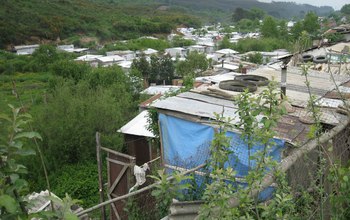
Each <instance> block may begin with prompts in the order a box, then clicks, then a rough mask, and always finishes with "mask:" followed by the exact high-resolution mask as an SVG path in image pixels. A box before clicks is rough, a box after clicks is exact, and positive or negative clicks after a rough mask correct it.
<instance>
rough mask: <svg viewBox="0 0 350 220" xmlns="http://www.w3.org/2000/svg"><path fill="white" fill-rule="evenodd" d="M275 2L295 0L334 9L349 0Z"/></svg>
mask: <svg viewBox="0 0 350 220" xmlns="http://www.w3.org/2000/svg"><path fill="white" fill-rule="evenodd" d="M259 1H260V2H272V0H259ZM274 1H275V2H295V3H297V4H309V5H314V6H331V7H333V8H334V10H340V9H341V7H343V5H345V4H350V0H274Z"/></svg>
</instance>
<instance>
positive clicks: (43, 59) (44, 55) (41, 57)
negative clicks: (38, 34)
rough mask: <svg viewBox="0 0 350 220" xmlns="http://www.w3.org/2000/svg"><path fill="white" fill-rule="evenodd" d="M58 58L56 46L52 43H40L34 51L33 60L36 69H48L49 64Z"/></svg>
mask: <svg viewBox="0 0 350 220" xmlns="http://www.w3.org/2000/svg"><path fill="white" fill-rule="evenodd" d="M57 58H58V54H57V51H56V48H55V47H54V46H51V45H40V47H39V48H38V49H36V50H35V51H34V53H33V62H34V65H35V67H34V68H35V70H36V71H48V69H49V65H50V64H51V63H53V62H55V61H56V60H57Z"/></svg>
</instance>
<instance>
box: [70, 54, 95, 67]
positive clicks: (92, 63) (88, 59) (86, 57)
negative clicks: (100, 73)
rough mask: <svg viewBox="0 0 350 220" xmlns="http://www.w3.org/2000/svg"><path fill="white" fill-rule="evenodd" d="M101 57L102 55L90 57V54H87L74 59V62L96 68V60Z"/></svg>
mask: <svg viewBox="0 0 350 220" xmlns="http://www.w3.org/2000/svg"><path fill="white" fill-rule="evenodd" d="M100 57H102V55H92V54H87V55H83V56H80V57H77V58H76V59H74V60H75V61H78V62H79V61H80V62H87V63H89V64H90V66H92V67H97V65H98V61H97V58H100Z"/></svg>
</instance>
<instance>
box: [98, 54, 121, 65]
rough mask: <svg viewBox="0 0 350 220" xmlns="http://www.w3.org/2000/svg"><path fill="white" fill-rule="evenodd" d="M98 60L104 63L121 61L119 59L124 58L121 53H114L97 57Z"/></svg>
mask: <svg viewBox="0 0 350 220" xmlns="http://www.w3.org/2000/svg"><path fill="white" fill-rule="evenodd" d="M97 60H98V61H101V62H103V63H106V62H119V61H123V60H124V58H123V57H121V56H119V55H112V56H104V57H98V58H97Z"/></svg>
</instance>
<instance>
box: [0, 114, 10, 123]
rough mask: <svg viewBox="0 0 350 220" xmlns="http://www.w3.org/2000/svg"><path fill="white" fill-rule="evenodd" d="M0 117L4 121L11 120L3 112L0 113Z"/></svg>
mask: <svg viewBox="0 0 350 220" xmlns="http://www.w3.org/2000/svg"><path fill="white" fill-rule="evenodd" d="M0 119H4V120H6V121H8V122H12V120H11V118H10V117H8V116H7V115H5V114H0Z"/></svg>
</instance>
